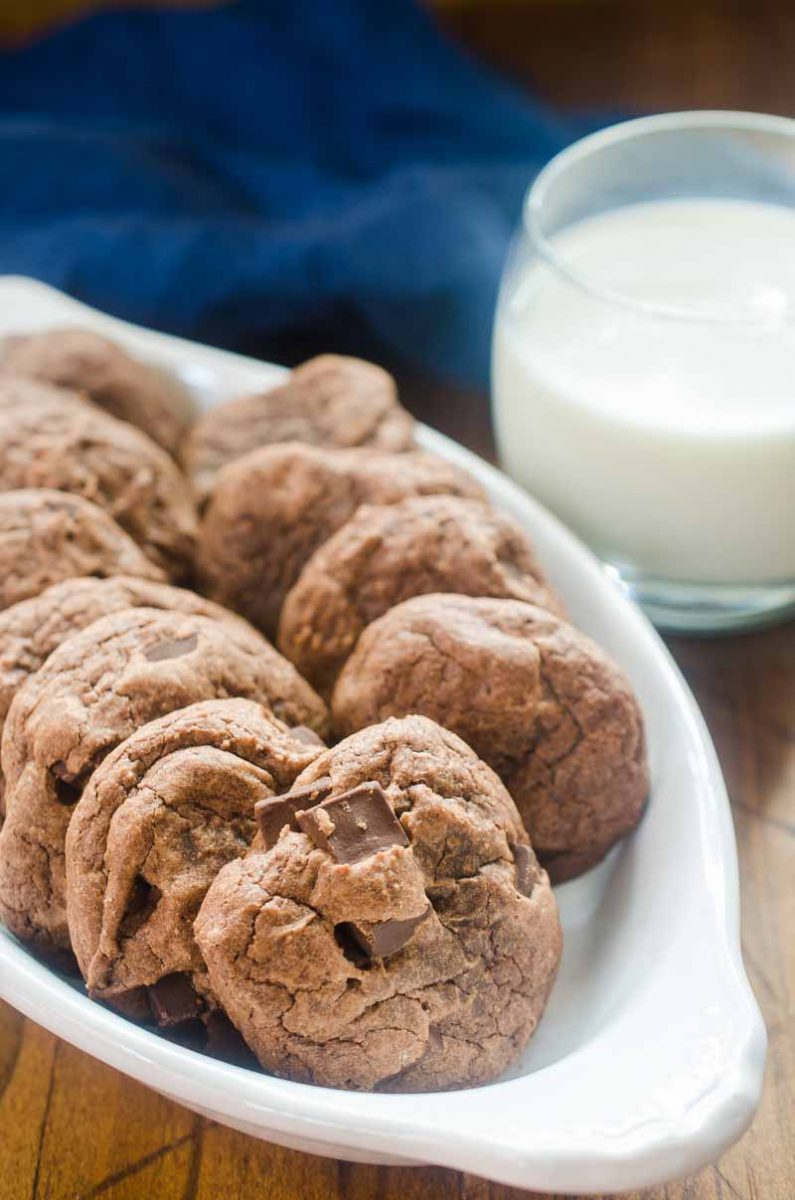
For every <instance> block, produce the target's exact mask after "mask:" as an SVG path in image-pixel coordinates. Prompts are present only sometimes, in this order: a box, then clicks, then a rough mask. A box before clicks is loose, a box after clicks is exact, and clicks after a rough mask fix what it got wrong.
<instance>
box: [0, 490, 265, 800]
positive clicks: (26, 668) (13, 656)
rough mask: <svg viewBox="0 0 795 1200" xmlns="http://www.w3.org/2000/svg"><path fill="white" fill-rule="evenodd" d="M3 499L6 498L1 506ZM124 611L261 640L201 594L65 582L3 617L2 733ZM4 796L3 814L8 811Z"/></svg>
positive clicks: (120, 580) (124, 582)
mask: <svg viewBox="0 0 795 1200" xmlns="http://www.w3.org/2000/svg"><path fill="white" fill-rule="evenodd" d="M1 500H2V497H0V501H1ZM124 608H163V609H167V610H168V611H169V612H185V613H198V614H199V615H200V616H205V617H214V618H215V619H216V620H218V621H229V622H231V623H232V624H233V625H235V626H236V627H237V628H238V630H239V631H241V632H243V631H247V632H248V634H249V636H250V637H256V636H257V635H256V634H255V631H254V629H253V628H252V627H251V626H250V625H249V624H248V623H247V622H246V621H244V620H243V618H242V617H239V616H238V615H237V614H236V613H232V612H230V611H229V609H227V608H222V607H221V605H220V604H214V603H213V601H212V600H205V598H204V597H203V596H197V595H196V593H195V592H189V591H187V590H186V589H184V588H178V587H172V586H171V585H169V584H166V583H155V582H154V581H152V580H148V579H134V578H133V577H132V576H131V575H129V576H125V575H117V576H114V577H113V578H111V579H99V578H94V577H85V576H84V577H80V578H77V579H64V580H63V581H62V582H61V583H56V584H54V585H53V586H52V587H49V588H47V590H46V591H44V592H42V593H41V594H40V595H38V596H32V597H31V598H30V599H29V600H22V601H20V602H19V603H18V604H13V605H12V606H11V607H10V608H7V609H6V610H5V611H4V612H0V733H2V728H3V723H4V721H5V718H6V714H7V712H8V709H9V707H10V705H11V701H12V700H13V698H14V695H15V693H16V692H17V691H19V689H20V688H21V687H22V684H23V683H24V682H25V680H26V679H28V678H29V676H31V675H33V674H34V673H35V672H36V671H38V669H39V667H41V666H42V665H43V663H44V662H45V661H46V659H47V658H48V657H49V656H50V654H52V652H53V650H55V649H57V647H58V646H60V645H61V643H62V642H65V641H66V639H67V638H69V637H71V636H72V635H73V634H75V633H79V632H80V631H81V630H82V629H86V628H87V627H88V626H89V625H92V624H93V623H94V621H98V620H99V618H100V617H107V616H109V615H110V614H111V613H114V612H119V611H121V609H124ZM1 801H2V798H1V797H0V811H1V810H2V802H1Z"/></svg>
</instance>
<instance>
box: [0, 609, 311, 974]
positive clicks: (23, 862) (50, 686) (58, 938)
mask: <svg viewBox="0 0 795 1200" xmlns="http://www.w3.org/2000/svg"><path fill="white" fill-rule="evenodd" d="M229 696H241V697H244V698H247V699H251V700H257V701H259V702H260V703H262V704H265V705H267V706H268V707H269V708H271V709H272V710H273V712H274V713H275V714H276V716H278V717H279V719H281V720H284V721H285V722H286V723H287V724H288V725H308V726H310V727H311V728H313V729H316V730H317V731H318V732H319V733H321V734H322V733H323V732H324V731H325V728H326V716H327V714H326V711H325V706H324V705H323V703H322V701H321V700H320V699H319V698H318V697H317V696H316V695H315V693H314V692H313V691H312V689H311V688H310V686H309V684H308V683H306V682H305V681H304V680H303V679H302V678H301V677H300V675H299V674H298V673H297V671H296V670H295V668H294V667H293V666H292V665H291V664H290V663H288V662H287V660H286V659H284V658H282V657H281V655H280V654H278V653H277V652H276V651H275V650H274V649H273V648H272V647H271V646H269V645H268V644H267V643H266V642H264V641H263V640H262V639H261V638H259V637H258V636H257V635H256V634H255V633H253V632H252V633H249V632H247V631H245V630H243V631H239V630H238V629H236V628H234V627H233V626H231V625H229V624H228V623H227V622H221V621H215V620H212V619H211V618H209V617H203V616H196V615H189V614H186V613H177V612H164V611H157V610H154V609H148V608H136V609H124V610H123V611H121V612H117V613H114V614H112V615H111V616H108V617H103V618H102V619H101V620H99V621H95V622H94V624H93V625H89V627H88V628H87V629H84V630H83V631H82V633H77V634H75V635H74V636H73V637H71V638H69V639H68V640H67V641H65V642H64V643H63V644H62V645H61V646H59V647H58V649H57V650H54V651H53V653H52V654H51V655H50V657H49V658H48V659H47V661H46V662H45V664H44V666H43V667H42V668H41V669H40V670H39V671H37V672H36V674H35V675H32V676H31V677H30V679H29V680H28V681H27V683H25V684H24V686H23V687H22V688H21V689H20V691H19V692H18V693H17V695H16V697H15V698H14V701H13V703H12V705H11V708H10V709H9V712H8V716H7V718H6V724H5V729H4V731H3V746H2V767H3V774H4V776H5V801H6V820H5V824H4V826H3V829H2V832H0V916H2V918H3V920H4V921H5V923H6V925H7V926H8V927H9V928H10V929H11V930H12V931H13V932H14V933H16V934H17V936H18V937H20V938H21V939H22V940H23V941H27V942H33V943H35V944H36V945H37V946H38V947H39V948H40V949H41V950H43V951H52V950H61V951H63V950H65V949H66V948H68V946H69V938H68V933H67V928H66V914H65V909H64V861H63V855H64V838H65V836H66V827H67V825H68V824H69V819H70V816H71V813H72V811H73V808H74V805H75V804H76V803H77V801H78V800H79V798H80V795H81V793H82V791H83V788H84V787H85V785H86V783H87V782H88V779H89V777H90V776H91V773H92V772H93V771H94V769H95V768H96V767H97V765H98V764H99V763H100V762H101V760H102V759H103V758H104V757H105V756H106V755H107V754H108V753H109V751H110V750H112V749H113V748H114V746H117V745H118V744H119V743H120V742H122V741H124V739H125V738H127V737H129V736H130V734H131V733H134V732H135V730H136V729H138V728H139V727H140V726H141V725H143V724H145V723H146V722H147V721H151V720H154V719H155V718H156V717H160V716H164V715H165V714H166V713H168V712H173V711H174V710H175V709H178V708H184V707H185V706H186V705H188V704H193V703H195V702H197V701H199V700H210V699H223V698H226V697H229Z"/></svg>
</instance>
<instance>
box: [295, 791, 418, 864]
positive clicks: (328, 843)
mask: <svg viewBox="0 0 795 1200" xmlns="http://www.w3.org/2000/svg"><path fill="white" fill-rule="evenodd" d="M295 819H296V821H297V822H298V827H299V829H302V830H303V831H304V833H306V834H308V835H309V837H311V839H312V841H313V842H314V843H315V845H316V846H318V847H319V848H320V849H321V850H327V851H328V852H329V854H331V855H332V857H333V858H334V859H335V861H336V862H338V863H357V862H361V860H362V859H363V858H369V857H370V856H371V855H372V854H377V853H378V851H379V850H386V849H388V847H389V846H407V845H408V838H407V837H406V834H405V831H404V829H403V826H402V825H401V824H400V821H398V819H397V817H396V816H395V814H394V813H393V812H392V809H391V807H390V804H389V801H388V800H387V798H386V795H385V793H384V790H383V788H382V787H381V785H380V784H378V783H361V784H359V786H358V787H355V788H351V790H350V791H349V792H342V793H341V795H339V796H331V797H330V798H329V799H328V800H324V801H323V802H322V803H321V804H318V805H316V806H315V807H314V808H310V809H309V810H308V811H306V812H297V813H296V815H295Z"/></svg>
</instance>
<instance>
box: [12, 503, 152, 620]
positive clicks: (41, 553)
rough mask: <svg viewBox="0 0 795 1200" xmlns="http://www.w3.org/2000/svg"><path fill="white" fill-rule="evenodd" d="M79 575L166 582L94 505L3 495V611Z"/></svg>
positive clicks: (125, 535) (141, 553)
mask: <svg viewBox="0 0 795 1200" xmlns="http://www.w3.org/2000/svg"><path fill="white" fill-rule="evenodd" d="M76 575H94V576H96V577H97V578H100V579H103V578H107V577H108V576H111V575H135V576H137V577H139V578H141V579H148V580H158V579H163V578H164V576H163V572H162V571H161V570H160V568H159V567H156V566H155V564H154V563H152V562H150V561H149V559H148V558H147V557H146V555H145V554H144V552H143V551H142V550H141V549H140V548H139V547H138V546H136V544H135V542H134V541H133V540H132V538H130V537H129V536H128V535H127V534H126V533H125V532H124V530H123V529H122V528H121V526H120V525H117V524H116V522H115V521H114V520H113V518H112V517H109V516H108V514H107V513H106V512H104V511H103V510H102V509H101V508H98V507H97V505H96V504H92V503H91V501H89V500H83V499H82V497H80V496H72V495H69V494H68V493H67V492H56V491H53V490H52V489H50V488H20V489H19V490H17V491H12V492H0V610H2V609H7V608H10V607H11V605H12V604H18V603H19V602H20V601H22V600H27V599H29V598H30V597H31V596H38V595H39V593H40V592H43V591H44V590H45V589H46V588H48V587H50V586H51V585H52V584H54V583H58V582H59V581H60V580H62V579H69V578H71V577H72V576H76Z"/></svg>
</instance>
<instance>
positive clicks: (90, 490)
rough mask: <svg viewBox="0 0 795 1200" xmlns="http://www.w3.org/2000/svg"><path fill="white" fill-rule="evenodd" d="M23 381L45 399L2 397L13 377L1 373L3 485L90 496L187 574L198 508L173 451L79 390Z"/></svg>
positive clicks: (154, 555)
mask: <svg viewBox="0 0 795 1200" xmlns="http://www.w3.org/2000/svg"><path fill="white" fill-rule="evenodd" d="M12 382H13V381H12ZM20 382H21V383H27V384H28V386H29V388H33V389H36V394H37V395H38V399H35V398H33V399H28V400H27V401H26V402H25V403H17V402H11V401H9V400H8V399H7V398H6V400H5V401H3V400H2V395H3V389H5V388H10V387H11V383H10V382H9V381H5V380H3V379H2V378H0V491H10V490H11V489H15V488H54V489H57V490H59V491H63V492H69V493H72V494H74V495H78V496H82V497H83V498H84V499H86V500H91V501H92V502H93V503H95V504H97V505H98V506H99V507H100V508H102V509H104V510H105V511H106V512H107V513H108V514H109V515H110V516H111V517H113V518H114V520H116V521H117V522H118V523H119V525H121V527H122V529H124V530H125V532H126V533H128V534H129V535H130V537H131V538H132V539H133V541H135V542H137V544H138V545H139V546H140V547H141V549H142V550H143V551H144V553H145V554H146V555H147V557H148V558H150V559H151V560H152V562H154V563H155V564H156V565H157V566H159V567H161V568H163V569H164V570H165V571H166V572H167V574H168V575H169V576H170V577H171V578H173V579H181V578H184V577H185V576H186V575H187V574H188V573H189V571H190V569H191V566H192V562H193V555H194V550H195V541H196V514H195V511H194V507H193V500H192V497H191V494H190V489H189V487H188V483H187V480H186V479H185V478H184V476H183V475H182V474H181V472H180V471H179V469H178V468H177V466H176V464H175V463H174V462H173V460H172V459H171V458H170V457H169V456H168V454H166V452H165V451H164V450H163V449H161V447H160V446H157V445H156V444H155V443H154V442H153V441H152V440H151V438H148V437H147V436H146V434H144V433H142V432H141V431H140V430H139V429H136V428H134V426H132V425H129V424H127V422H126V421H118V420H116V418H115V417H111V416H108V414H107V413H104V412H102V411H101V410H100V409H98V408H96V407H95V406H94V405H90V404H87V403H86V402H85V401H84V400H82V399H81V398H80V397H79V396H77V395H75V394H74V393H69V392H66V391H61V389H59V388H47V387H45V386H44V385H36V384H31V383H30V381H20ZM31 395H33V393H31Z"/></svg>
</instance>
